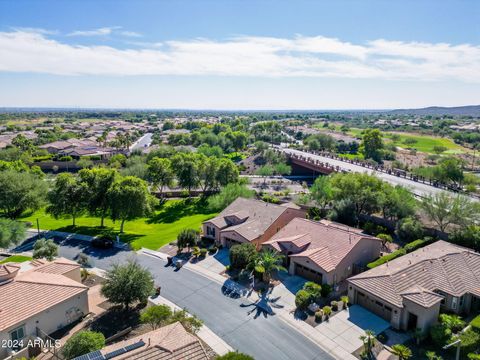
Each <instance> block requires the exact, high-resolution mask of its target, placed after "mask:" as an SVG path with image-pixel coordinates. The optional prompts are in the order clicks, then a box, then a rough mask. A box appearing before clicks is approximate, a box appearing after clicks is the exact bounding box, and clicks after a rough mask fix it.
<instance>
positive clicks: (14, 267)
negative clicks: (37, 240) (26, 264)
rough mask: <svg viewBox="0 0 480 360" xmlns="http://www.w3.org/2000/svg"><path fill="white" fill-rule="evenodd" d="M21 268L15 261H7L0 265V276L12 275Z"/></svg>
mask: <svg viewBox="0 0 480 360" xmlns="http://www.w3.org/2000/svg"><path fill="white" fill-rule="evenodd" d="M18 270H20V266H19V265H18V264H15V263H6V264H3V265H0V278H2V277H4V276H10V275H13V274H14V273H16V272H17V271H18Z"/></svg>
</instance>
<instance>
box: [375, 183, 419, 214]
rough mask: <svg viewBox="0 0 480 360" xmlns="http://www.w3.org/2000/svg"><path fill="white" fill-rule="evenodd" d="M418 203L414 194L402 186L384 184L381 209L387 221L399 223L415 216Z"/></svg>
mask: <svg viewBox="0 0 480 360" xmlns="http://www.w3.org/2000/svg"><path fill="white" fill-rule="evenodd" d="M416 207H417V202H416V200H415V198H414V196H413V194H412V193H411V192H410V191H409V190H407V189H405V188H404V187H402V186H395V187H393V186H391V185H390V184H388V183H384V184H383V189H382V199H381V208H382V214H383V217H384V218H385V219H389V220H392V221H398V220H400V219H403V218H405V217H408V216H414V215H415V212H416Z"/></svg>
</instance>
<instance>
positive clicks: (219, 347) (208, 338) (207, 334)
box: [149, 296, 233, 355]
mask: <svg viewBox="0 0 480 360" xmlns="http://www.w3.org/2000/svg"><path fill="white" fill-rule="evenodd" d="M149 301H150V302H151V303H152V304H155V305H167V306H168V307H170V308H171V309H173V310H182V309H181V308H180V307H179V306H177V305H175V304H174V303H172V302H171V301H169V300H167V299H165V298H164V297H162V296H157V297H152V298H150V299H149ZM196 335H197V336H198V337H199V338H200V339H202V340H203V341H204V342H205V343H206V344H208V346H210V347H211V348H212V350H213V351H215V352H216V353H217V354H218V355H225V354H226V353H228V352H229V351H233V348H232V347H231V346H230V345H228V344H227V343H226V342H225V341H223V340H222V338H220V337H219V336H217V335H216V334H215V333H214V332H213V331H212V330H210V329H209V328H208V327H207V326H205V325H203V326H202V327H201V328H200V330H199V331H198V333H197V334H196Z"/></svg>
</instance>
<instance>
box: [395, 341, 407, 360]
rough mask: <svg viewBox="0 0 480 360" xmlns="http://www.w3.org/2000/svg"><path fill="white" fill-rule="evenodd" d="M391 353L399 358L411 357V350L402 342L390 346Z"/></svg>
mask: <svg viewBox="0 0 480 360" xmlns="http://www.w3.org/2000/svg"><path fill="white" fill-rule="evenodd" d="M392 354H393V355H397V356H398V359H399V360H407V359H410V358H411V357H412V350H410V349H409V348H408V347H406V346H405V345H402V344H396V345H393V346H392Z"/></svg>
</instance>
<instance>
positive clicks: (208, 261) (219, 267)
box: [195, 248, 230, 274]
mask: <svg viewBox="0 0 480 360" xmlns="http://www.w3.org/2000/svg"><path fill="white" fill-rule="evenodd" d="M195 264H196V265H198V266H201V267H202V268H204V269H207V270H210V271H212V272H214V273H216V274H221V273H223V272H224V271H225V267H226V266H227V265H230V258H229V251H228V249H226V248H223V249H220V250H218V251H217V253H216V254H215V255H210V254H209V255H207V257H206V258H205V259H202V260H200V261H198V262H196V263H195Z"/></svg>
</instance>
